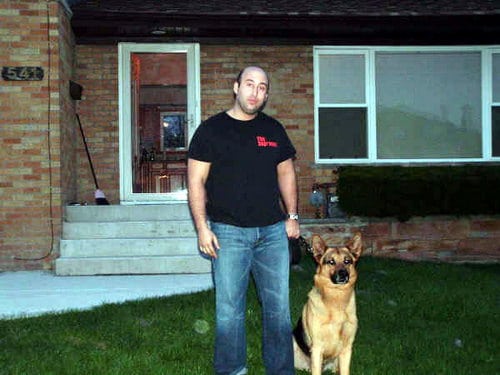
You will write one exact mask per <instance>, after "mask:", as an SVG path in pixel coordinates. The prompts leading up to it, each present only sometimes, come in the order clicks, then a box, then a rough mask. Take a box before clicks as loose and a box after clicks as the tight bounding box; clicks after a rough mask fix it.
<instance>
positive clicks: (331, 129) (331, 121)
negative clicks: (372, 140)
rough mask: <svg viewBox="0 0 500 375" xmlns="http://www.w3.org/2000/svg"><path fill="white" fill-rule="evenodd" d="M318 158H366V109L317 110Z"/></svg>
mask: <svg viewBox="0 0 500 375" xmlns="http://www.w3.org/2000/svg"><path fill="white" fill-rule="evenodd" d="M318 117H319V154H320V155H319V157H320V158H321V159H335V158H343V159H358V158H366V157H367V137H366V133H367V130H366V129H367V128H366V108H320V109H319V116H318Z"/></svg>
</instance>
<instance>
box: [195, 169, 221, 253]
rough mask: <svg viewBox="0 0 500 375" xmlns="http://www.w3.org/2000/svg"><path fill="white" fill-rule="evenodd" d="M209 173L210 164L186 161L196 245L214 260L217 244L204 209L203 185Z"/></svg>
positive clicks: (205, 194)
mask: <svg viewBox="0 0 500 375" xmlns="http://www.w3.org/2000/svg"><path fill="white" fill-rule="evenodd" d="M209 171H210V163H207V162H203V161H199V160H195V159H188V201H189V207H190V208H191V214H192V216H193V220H194V225H195V227H196V231H197V232H198V245H199V247H200V251H201V252H202V253H205V254H207V255H210V256H211V257H213V258H216V257H217V252H216V250H217V249H219V242H218V240H217V237H216V236H215V234H214V233H213V232H212V231H211V230H210V228H209V227H208V222H207V213H206V208H205V205H206V202H207V192H206V189H205V183H206V181H207V178H208V173H209Z"/></svg>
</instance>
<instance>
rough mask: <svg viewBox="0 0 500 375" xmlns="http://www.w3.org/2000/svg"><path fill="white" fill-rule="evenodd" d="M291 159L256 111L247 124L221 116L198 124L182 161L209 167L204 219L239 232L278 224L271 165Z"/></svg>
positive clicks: (275, 125)
mask: <svg viewBox="0 0 500 375" xmlns="http://www.w3.org/2000/svg"><path fill="white" fill-rule="evenodd" d="M294 155H295V148H294V147H293V145H292V143H291V142H290V139H289V138H288V136H287V134H286V132H285V129H284V128H283V126H282V125H281V124H280V123H279V122H278V121H276V120H275V119H274V118H272V117H270V116H267V115H266V114H264V113H262V112H260V113H259V114H258V115H257V116H256V117H255V118H254V119H253V120H250V121H240V120H236V119H234V118H232V117H231V116H229V115H228V114H227V113H226V112H221V113H219V114H217V115H215V116H213V117H211V118H209V119H207V120H206V121H204V122H203V123H202V124H201V125H200V126H199V127H198V129H197V130H196V132H195V134H194V136H193V139H192V140H191V143H190V146H189V154H188V156H189V158H191V159H195V160H199V161H204V162H209V163H211V166H210V172H209V176H208V179H207V182H206V189H207V198H208V199H207V200H208V202H207V215H208V217H209V219H210V220H211V221H214V222H221V223H226V224H230V225H236V226H240V227H259V226H266V225H271V224H274V223H276V222H278V221H280V220H283V219H284V217H285V216H284V213H283V211H282V209H281V206H280V192H279V186H278V178H277V165H278V164H279V163H281V162H282V161H285V160H287V159H290V158H291V157H293V156H294Z"/></svg>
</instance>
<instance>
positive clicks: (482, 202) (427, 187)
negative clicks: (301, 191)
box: [337, 165, 500, 221]
mask: <svg viewBox="0 0 500 375" xmlns="http://www.w3.org/2000/svg"><path fill="white" fill-rule="evenodd" d="M337 195H338V197H339V205H340V208H341V209H342V210H343V211H344V212H345V213H346V214H348V215H357V216H374V217H386V216H395V217H397V218H398V219H399V220H402V221H405V220H408V219H409V218H410V217H412V216H427V215H457V216H458V215H489V214H499V213H500V166H499V165H488V166H476V165H474V166H472V165H461V166H432V167H428V166H425V167H423V166H415V167H413V166H412V167H403V166H371V167H368V166H345V167H341V168H340V170H339V180H338V184H337Z"/></svg>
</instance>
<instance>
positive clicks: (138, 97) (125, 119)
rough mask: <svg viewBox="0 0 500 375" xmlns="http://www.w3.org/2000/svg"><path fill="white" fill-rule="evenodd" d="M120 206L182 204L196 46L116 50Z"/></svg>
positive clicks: (196, 85)
mask: <svg viewBox="0 0 500 375" xmlns="http://www.w3.org/2000/svg"><path fill="white" fill-rule="evenodd" d="M119 77H120V81H119V115H120V121H119V123H120V200H121V203H122V204H138V203H168V202H178V201H186V200H187V186H186V178H187V176H186V168H187V146H188V143H189V140H190V139H191V136H192V135H193V133H194V130H195V129H196V127H197V126H198V124H199V122H200V73H199V45H198V44H136V43H120V44H119Z"/></svg>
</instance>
